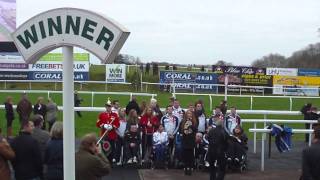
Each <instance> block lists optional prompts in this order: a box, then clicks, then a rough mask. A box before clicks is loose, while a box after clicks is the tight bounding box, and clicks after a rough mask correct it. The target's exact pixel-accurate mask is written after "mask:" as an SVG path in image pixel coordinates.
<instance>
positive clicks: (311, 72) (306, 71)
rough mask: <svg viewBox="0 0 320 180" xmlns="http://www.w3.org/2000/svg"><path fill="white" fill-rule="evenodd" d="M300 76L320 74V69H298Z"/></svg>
mask: <svg viewBox="0 0 320 180" xmlns="http://www.w3.org/2000/svg"><path fill="white" fill-rule="evenodd" d="M298 75H299V76H320V69H303V68H299V69H298Z"/></svg>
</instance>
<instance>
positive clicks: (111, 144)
mask: <svg viewBox="0 0 320 180" xmlns="http://www.w3.org/2000/svg"><path fill="white" fill-rule="evenodd" d="M109 142H110V146H111V152H110V154H109V155H108V157H107V158H108V160H109V162H110V163H111V164H112V159H114V158H115V154H116V153H115V152H116V142H115V141H114V140H109Z"/></svg>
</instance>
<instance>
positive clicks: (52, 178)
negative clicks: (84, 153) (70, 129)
mask: <svg viewBox="0 0 320 180" xmlns="http://www.w3.org/2000/svg"><path fill="white" fill-rule="evenodd" d="M50 136H51V139H50V140H49V141H48V143H47V146H46V150H45V155H44V163H45V164H46V165H47V170H46V172H45V178H46V180H63V125H62V122H59V121H57V122H55V123H54V124H53V126H52V128H51V131H50Z"/></svg>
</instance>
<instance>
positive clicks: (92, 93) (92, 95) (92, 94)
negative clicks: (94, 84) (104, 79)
mask: <svg viewBox="0 0 320 180" xmlns="http://www.w3.org/2000/svg"><path fill="white" fill-rule="evenodd" d="M93 98H94V92H93V91H92V92H91V107H93V102H94V101H93Z"/></svg>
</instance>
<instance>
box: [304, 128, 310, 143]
mask: <svg viewBox="0 0 320 180" xmlns="http://www.w3.org/2000/svg"><path fill="white" fill-rule="evenodd" d="M305 128H306V129H310V124H305ZM305 142H306V143H308V142H309V134H305Z"/></svg>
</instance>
